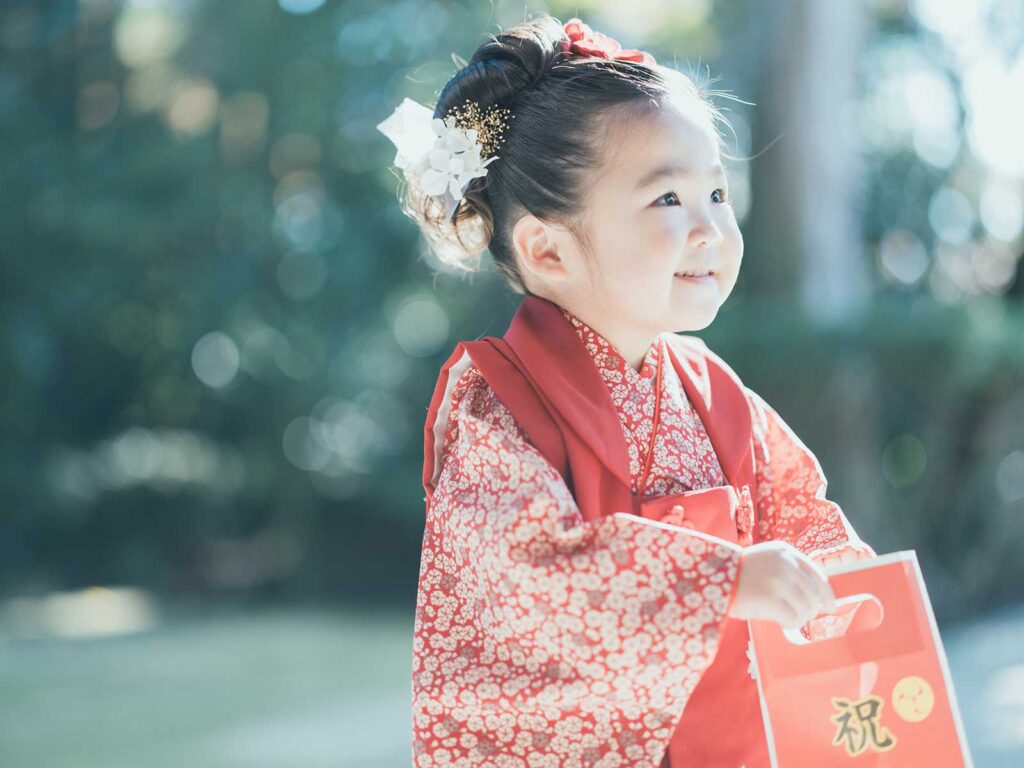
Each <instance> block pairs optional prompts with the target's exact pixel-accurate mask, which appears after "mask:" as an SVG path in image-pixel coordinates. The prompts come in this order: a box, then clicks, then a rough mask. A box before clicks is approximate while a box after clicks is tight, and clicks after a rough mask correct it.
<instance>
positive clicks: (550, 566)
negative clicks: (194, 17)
mask: <svg viewBox="0 0 1024 768" xmlns="http://www.w3.org/2000/svg"><path fill="white" fill-rule="evenodd" d="M563 311H564V310H563ZM564 312H565V316H566V317H567V319H569V320H570V321H571V322H572V324H573V327H574V328H575V329H576V330H577V333H578V334H579V335H580V338H581V339H582V340H583V342H584V343H585V345H586V347H587V349H588V351H589V352H590V354H591V356H592V358H593V359H594V362H595V365H596V366H597V368H598V370H599V371H600V373H601V375H602V378H603V379H604V381H605V382H606V384H607V385H608V388H609V391H610V392H611V394H612V400H613V402H614V404H615V407H616V410H617V412H618V414H619V416H620V420H621V423H622V427H623V432H624V435H625V437H626V442H627V445H628V447H629V457H630V470H631V475H632V481H633V490H634V492H635V493H637V492H638V493H642V494H643V495H661V494H666V493H680V492H683V491H686V490H690V489H695V488H706V487H711V486H716V485H721V484H723V482H724V477H723V474H722V469H721V467H720V465H719V463H718V460H717V458H716V456H715V453H714V450H713V447H712V445H711V442H710V440H709V438H708V435H707V433H706V432H705V430H704V427H703V425H702V424H701V421H700V418H699V417H698V416H697V414H696V413H695V411H694V410H693V408H692V407H691V405H690V403H689V401H688V400H687V398H686V395H685V391H684V390H683V387H682V383H681V382H680V381H679V379H678V376H677V375H676V372H675V369H674V367H673V366H671V365H662V366H660V367H659V366H658V360H659V358H660V357H662V356H663V355H665V349H664V345H665V344H673V343H675V342H674V341H673V339H675V338H676V337H675V335H674V334H663V335H661V336H659V337H658V339H657V340H656V342H655V343H654V344H652V346H651V348H650V349H649V350H648V353H647V355H646V357H645V359H644V363H643V365H642V367H641V370H640V371H639V372H638V371H636V370H635V369H633V367H632V366H631V365H629V363H628V362H627V361H626V360H625V359H624V358H623V357H622V356H621V355H620V354H619V353H618V351H617V350H616V349H615V348H614V347H613V346H612V345H610V344H609V343H608V342H607V341H606V340H605V339H604V338H603V337H602V336H600V334H598V333H597V332H596V331H594V330H593V329H592V328H590V327H589V326H587V325H586V324H585V323H583V322H582V321H581V320H579V319H578V318H576V317H575V316H574V315H572V314H571V313H569V312H567V311H564ZM659 368H660V370H661V376H660V378H661V381H660V382H659V381H658V380H657V379H658V378H659V377H657V376H655V373H656V372H657V371H658V370H659ZM747 391H748V393H749V398H748V399H749V401H750V403H751V408H752V411H753V413H754V420H755V430H754V440H755V444H757V443H760V444H759V445H755V448H756V450H757V453H756V454H755V455H756V466H757V467H758V471H759V475H758V491H757V500H756V503H757V506H758V511H759V516H760V517H763V521H762V526H761V531H760V534H761V539H763V538H765V537H766V536H767V537H771V538H774V537H778V538H782V539H785V540H787V541H790V542H791V543H793V544H794V546H797V547H798V548H800V549H802V550H803V551H808V552H813V551H817V552H818V553H819V554H821V555H823V556H824V555H828V556H837V557H838V556H842V555H843V553H847V554H848V555H849V556H869V555H873V554H874V553H873V551H871V550H870V548H869V547H867V545H865V544H864V543H863V542H860V540H859V539H858V538H857V537H856V534H855V533H854V532H853V530H852V528H851V527H850V526H849V524H848V523H847V521H846V519H845V516H844V515H843V513H842V511H841V510H840V509H839V507H838V506H837V505H835V504H834V503H833V502H830V501H827V500H825V499H824V498H823V491H824V487H825V485H824V482H825V481H824V478H823V476H822V475H821V472H820V467H819V466H818V464H817V461H816V460H815V459H814V457H813V455H812V454H810V452H809V451H807V449H806V448H805V447H803V445H802V443H800V442H799V440H797V439H796V437H795V435H793V434H792V432H791V431H790V430H789V429H788V428H787V427H786V426H785V425H784V424H783V422H782V420H781V419H780V418H779V417H778V415H777V414H776V413H775V412H774V411H773V410H771V409H770V408H769V407H768V406H767V405H766V404H764V403H763V401H761V400H760V398H758V397H757V396H756V395H754V393H753V392H751V391H749V390H747ZM449 398H450V399H449V402H450V408H446V409H443V410H442V413H445V414H446V426H445V428H444V445H443V448H442V450H441V464H440V473H439V475H438V479H437V482H436V485H435V488H434V492H433V501H432V503H431V504H430V506H429V508H428V510H427V519H426V525H425V530H424V537H423V550H422V560H421V565H420V577H419V590H418V595H417V607H416V616H415V627H414V644H413V681H412V682H413V684H412V693H413V702H412V704H413V707H412V710H413V711H412V716H413V723H412V724H413V758H414V764H415V765H416V766H417V768H427V767H429V766H463V767H465V768H469V767H470V766H495V768H546V767H550V768H571V767H575V766H579V767H581V768H582V766H598V767H599V768H613V767H614V768H625V766H631V767H633V766H650V767H652V768H653V767H656V766H658V765H659V764H662V760H663V758H664V755H665V750H666V747H667V745H668V742H669V740H670V738H671V736H672V732H673V725H674V724H675V723H676V722H678V721H679V718H680V716H681V713H682V711H683V708H684V707H685V705H686V702H687V700H688V699H689V697H690V695H691V694H692V692H693V690H694V688H695V687H696V685H697V683H698V682H699V680H700V678H701V675H702V672H703V671H704V670H705V669H706V668H707V667H708V666H709V665H710V664H711V663H712V661H714V658H715V654H716V652H717V646H718V639H719V637H720V636H721V626H722V624H723V622H724V620H725V618H726V617H727V615H728V612H729V609H730V607H731V603H732V599H733V598H734V596H735V591H736V586H737V583H738V576H739V565H740V558H741V556H742V548H741V547H740V546H739V545H736V544H733V543H731V542H726V541H724V540H722V539H718V538H715V537H710V536H706V535H704V534H702V533H701V532H700V531H696V530H693V529H691V528H688V527H685V526H683V525H679V526H677V525H672V524H670V523H666V522H655V521H651V520H647V519H644V518H641V517H638V516H635V515H630V514H624V513H615V514H609V515H607V516H606V517H604V518H601V519H599V520H597V521H595V522H585V521H584V520H583V519H582V517H581V515H580V511H579V508H578V507H577V505H576V503H575V501H574V499H573V497H572V494H571V493H570V491H569V489H568V487H567V486H566V484H565V482H564V481H563V479H562V476H561V475H560V474H559V473H558V472H557V470H555V468H554V467H552V466H551V464H549V463H548V462H547V461H546V460H545V459H544V457H543V456H542V455H541V453H540V452H539V451H538V450H537V449H536V448H535V447H534V446H533V445H531V444H530V443H529V442H528V441H527V440H526V438H525V436H524V434H523V432H522V430H521V429H520V427H519V425H518V424H517V423H516V422H515V420H514V418H513V417H512V415H511V413H510V412H509V411H508V410H507V409H506V408H505V406H504V405H502V403H501V402H500V401H499V400H498V398H497V397H496V396H495V394H494V392H493V390H491V388H490V386H489V385H488V384H487V382H486V380H485V379H484V378H483V376H482V375H481V374H480V372H479V371H477V370H476V368H475V367H473V365H472V364H471V363H470V364H469V365H468V367H467V368H466V369H465V370H464V371H463V372H462V373H461V375H460V376H459V377H458V379H457V381H456V382H455V383H454V385H453V386H452V387H451V392H450V395H449ZM656 412H657V419H655V414H656ZM652 440H653V442H652Z"/></svg>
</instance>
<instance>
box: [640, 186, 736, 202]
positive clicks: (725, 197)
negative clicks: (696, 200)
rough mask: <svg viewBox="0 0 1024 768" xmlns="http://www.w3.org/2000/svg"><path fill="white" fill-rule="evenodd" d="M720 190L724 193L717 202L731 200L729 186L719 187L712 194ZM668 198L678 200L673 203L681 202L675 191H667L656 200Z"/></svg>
mask: <svg viewBox="0 0 1024 768" xmlns="http://www.w3.org/2000/svg"><path fill="white" fill-rule="evenodd" d="M718 192H721V193H722V194H721V195H720V199H719V200H716V201H715V202H717V203H726V202H728V201H729V188H728V187H719V188H718V189H716V190H715V191H714V192H712V193H711V194H712V195H714V194H716V193H718ZM668 198H673V199H675V201H676V202H675V203H673V205H678V204H679V195H677V194H676V193H675V192H666V193H665V194H664V195H662V196H661V197H659V198H658V199H657V200H656V201H655V202H656V203H660V202H661V201H662V200H666V199H668Z"/></svg>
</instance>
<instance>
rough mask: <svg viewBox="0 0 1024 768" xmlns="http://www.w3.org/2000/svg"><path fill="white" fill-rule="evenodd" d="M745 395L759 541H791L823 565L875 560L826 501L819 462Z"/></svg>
mask: <svg viewBox="0 0 1024 768" xmlns="http://www.w3.org/2000/svg"><path fill="white" fill-rule="evenodd" d="M745 391H746V394H747V400H748V402H749V403H750V410H751V416H752V419H753V427H754V462H755V467H756V470H757V500H756V502H755V504H756V507H757V518H758V519H759V520H761V521H762V526H763V528H762V530H761V534H762V535H761V538H762V539H777V540H782V541H786V542H789V543H790V544H792V545H793V546H794V547H796V548H797V549H799V550H800V551H801V552H803V553H805V554H807V555H809V556H811V557H812V558H813V559H815V560H817V561H818V562H819V563H822V564H828V563H833V562H848V561H850V560H857V559H862V558H866V557H875V555H876V553H875V550H874V549H872V548H871V546H869V545H868V544H867V543H866V542H864V541H863V540H862V539H861V538H860V536H858V535H857V532H856V531H855V530H854V529H853V526H851V525H850V521H849V520H847V518H846V515H845V514H844V513H843V510H842V509H841V508H840V507H839V505H838V504H836V503H835V502H834V501H830V500H829V499H827V498H825V493H826V489H827V487H828V480H827V479H826V478H825V473H824V472H823V471H822V469H821V464H820V463H819V462H818V459H817V457H816V456H815V455H814V454H813V453H811V451H810V450H809V449H808V448H807V446H806V445H804V443H803V442H802V441H801V440H800V438H799V437H797V435H796V434H795V433H794V432H793V430H792V429H790V428H789V425H787V424H786V423H785V421H783V419H782V417H781V416H779V414H778V413H777V412H776V411H775V409H774V408H772V407H771V406H770V405H768V403H766V402H765V401H764V400H763V399H762V398H761V396H760V395H758V394H757V393H756V392H754V391H753V390H751V389H749V388H745Z"/></svg>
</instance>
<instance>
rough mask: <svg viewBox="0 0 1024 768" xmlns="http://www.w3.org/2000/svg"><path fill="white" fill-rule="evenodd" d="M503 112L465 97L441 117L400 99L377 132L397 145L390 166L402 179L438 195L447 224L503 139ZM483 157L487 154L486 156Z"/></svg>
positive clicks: (417, 104)
mask: <svg viewBox="0 0 1024 768" xmlns="http://www.w3.org/2000/svg"><path fill="white" fill-rule="evenodd" d="M509 117H515V115H512V114H511V113H510V112H509V110H507V109H504V108H501V107H496V106H491V107H488V108H487V109H486V110H481V109H480V107H479V106H478V105H477V104H476V103H474V102H472V101H467V102H465V104H464V105H463V106H462V107H455V108H453V109H451V110H449V112H448V114H447V115H445V118H444V119H443V120H442V119H441V118H439V117H434V113H433V111H432V110H430V109H429V108H427V107H425V106H423V105H422V104H419V103H417V102H415V101H413V100H412V99H410V98H405V99H404V100H403V101H402V103H401V104H399V105H398V106H397V107H396V108H395V110H394V111H393V112H392V113H391V114H390V115H389V116H388V117H387V119H385V120H384V121H383V122H381V123H379V124H378V125H377V130H379V131H380V132H381V133H383V134H384V135H385V136H387V137H388V138H389V139H390V140H391V143H393V144H394V145H395V147H397V149H398V152H397V154H396V155H395V165H396V166H397V167H399V168H401V169H402V172H403V173H404V175H405V178H406V180H407V181H409V182H411V183H414V184H416V186H417V187H418V188H419V189H420V190H421V191H422V192H423V193H424V194H426V195H430V196H432V197H436V198H438V200H439V201H440V202H441V205H442V206H443V210H444V219H445V221H446V222H450V221H451V219H452V216H453V215H454V214H455V210H456V209H457V208H458V207H459V201H460V200H462V196H463V194H464V193H465V191H466V187H467V186H468V185H469V183H470V182H471V181H472V180H473V179H475V178H477V177H480V176H485V175H487V166H488V165H490V164H491V163H492V162H494V161H495V160H497V159H498V157H499V156H498V155H495V154H493V152H494V150H496V149H497V148H498V147H499V146H501V143H502V141H503V139H504V134H505V128H506V127H507V125H508V124H507V122H506V119H507V118H509ZM484 155H490V156H489V157H488V158H487V159H486V160H484V159H483V156H484Z"/></svg>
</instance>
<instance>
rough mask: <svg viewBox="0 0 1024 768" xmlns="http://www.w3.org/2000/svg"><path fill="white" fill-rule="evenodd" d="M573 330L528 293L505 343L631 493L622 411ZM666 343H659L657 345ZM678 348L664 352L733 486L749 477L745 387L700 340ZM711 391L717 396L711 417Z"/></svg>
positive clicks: (554, 308)
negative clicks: (746, 476) (620, 411)
mask: <svg viewBox="0 0 1024 768" xmlns="http://www.w3.org/2000/svg"><path fill="white" fill-rule="evenodd" d="M574 328H575V326H574V325H573V324H572V323H571V322H569V321H568V318H567V317H566V315H565V313H564V312H563V311H562V308H561V307H559V306H558V305H557V304H555V303H554V302H551V301H549V300H547V299H543V298H541V297H538V296H534V295H532V294H528V295H527V296H526V297H525V298H524V299H523V302H522V304H521V305H520V307H519V309H518V311H517V312H516V313H515V315H514V317H513V318H512V322H511V324H510V325H509V327H508V330H507V331H506V332H505V335H504V341H505V342H507V343H508V345H509V346H510V347H511V348H512V350H513V351H514V352H515V356H516V357H517V358H518V361H519V362H518V364H519V365H520V366H521V367H522V368H523V370H524V371H525V372H526V373H527V374H528V375H529V377H530V378H531V380H532V381H533V382H534V383H535V386H537V385H538V384H540V389H541V390H543V391H544V393H545V397H547V398H549V399H550V401H551V403H552V405H553V406H554V408H555V409H556V410H557V411H559V412H560V413H561V415H562V417H563V419H564V421H565V423H566V424H568V425H569V427H570V428H571V429H573V430H574V431H575V432H576V434H577V435H579V437H580V438H581V439H582V440H583V441H584V442H585V443H586V444H587V445H589V446H590V449H591V450H592V451H593V452H594V454H595V455H596V456H597V457H598V458H599V460H600V461H601V463H603V464H604V465H605V467H607V468H608V469H609V470H610V471H611V472H612V474H613V475H615V476H616V477H617V478H618V479H619V480H620V481H621V482H622V483H623V484H624V485H625V487H627V488H628V487H629V486H630V482H631V479H630V476H629V454H628V449H627V447H626V441H625V437H624V436H623V434H622V425H621V423H620V421H619V416H618V411H617V410H616V407H615V403H614V401H613V400H612V395H611V392H610V391H609V389H608V387H607V386H606V384H605V379H604V377H603V376H602V373H601V370H600V369H599V365H595V364H594V362H595V357H594V355H593V354H592V353H591V352H590V350H588V348H587V345H586V344H585V343H584V342H583V341H582V340H581V337H580V334H579V332H578V330H574ZM605 343H607V340H605ZM663 344H664V341H663V339H662V338H661V337H659V339H658V344H657V345H655V346H657V347H660V346H661V345H663ZM676 346H678V349H673V348H672V347H669V346H667V345H665V349H666V350H667V352H668V355H669V358H670V359H671V361H672V363H673V366H674V367H675V369H676V371H677V372H678V374H679V377H680V380H681V382H682V384H683V388H684V390H685V392H686V396H687V398H688V399H689V400H690V402H691V403H692V405H693V406H694V408H695V410H696V411H697V415H698V416H699V417H700V419H701V421H702V422H703V424H704V426H705V428H706V430H707V432H708V436H709V438H710V439H711V442H712V445H713V446H714V448H715V453H716V454H717V455H718V459H719V463H720V464H721V466H722V470H723V472H724V473H725V476H726V478H727V479H728V481H729V482H732V483H735V482H736V481H737V479H738V478H739V477H740V476H743V475H747V474H749V471H750V461H751V450H750V449H751V441H750V434H751V433H750V428H751V417H750V411H749V408H748V405H747V402H746V398H745V396H744V394H743V389H742V384H741V382H740V381H739V379H738V378H737V377H736V375H735V373H733V372H732V369H731V368H729V367H728V365H726V364H725V363H724V362H722V361H721V360H720V359H719V358H718V357H717V356H716V355H714V354H713V353H710V351H709V350H707V348H706V346H705V345H704V342H703V341H701V340H700V339H699V338H697V337H693V338H692V340H688V341H687V343H683V344H679V345H676ZM608 347H609V349H612V350H614V347H611V345H608ZM662 351H664V350H662ZM615 354H616V355H618V359H622V356H621V355H619V354H618V353H617V352H615ZM655 354H657V353H656V352H655ZM650 356H651V350H648V357H650ZM598 358H600V355H598ZM613 359H614V356H613ZM645 359H646V358H645ZM666 362H668V361H666ZM709 363H713V365H709ZM625 367H626V368H629V369H631V370H633V374H634V375H635V376H636V377H637V378H640V376H639V374H638V373H637V371H636V370H635V369H632V366H631V365H629V364H628V363H625ZM712 392H717V393H718V396H717V397H716V398H715V403H714V411H712V397H711V395H712Z"/></svg>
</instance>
